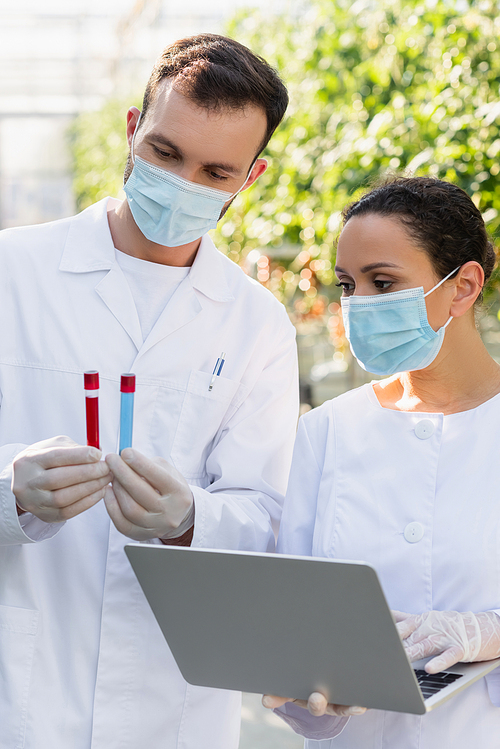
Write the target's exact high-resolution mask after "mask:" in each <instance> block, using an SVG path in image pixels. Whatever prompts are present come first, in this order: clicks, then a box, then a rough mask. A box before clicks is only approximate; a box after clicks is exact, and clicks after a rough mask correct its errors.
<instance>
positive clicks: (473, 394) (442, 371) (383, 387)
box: [374, 318, 500, 414]
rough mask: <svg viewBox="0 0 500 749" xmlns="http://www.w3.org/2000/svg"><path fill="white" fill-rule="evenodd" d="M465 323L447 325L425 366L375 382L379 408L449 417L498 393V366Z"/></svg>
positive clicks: (458, 322)
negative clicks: (436, 354)
mask: <svg viewBox="0 0 500 749" xmlns="http://www.w3.org/2000/svg"><path fill="white" fill-rule="evenodd" d="M454 323H455V324H454ZM467 323H468V321H467V320H464V319H463V318H457V319H455V320H454V321H453V322H452V323H451V324H450V326H449V328H448V329H447V331H446V334H445V339H444V342H443V346H442V348H441V351H440V352H439V354H438V356H437V357H436V359H435V360H434V362H432V364H430V365H429V366H428V367H426V368H425V369H421V370H417V371H414V372H403V373H402V374H399V375H395V376H394V377H391V378H389V379H387V380H383V381H381V382H380V383H377V384H376V385H375V386H374V390H375V394H376V396H377V398H378V400H379V402H380V405H381V406H383V407H384V408H389V409H393V410H396V411H420V412H427V413H444V414H452V413H459V412H460V411H468V410H470V409H471V408H475V407H476V406H479V405H481V403H484V402H485V401H487V400H489V399H490V398H492V397H493V396H494V395H496V394H497V393H500V366H499V365H498V364H497V363H496V362H495V360H494V359H492V357H491V356H490V355H489V353H488V352H487V350H486V348H485V346H484V343H483V342H482V340H481V338H480V336H479V333H478V332H477V330H476V328H475V326H473V325H471V324H467Z"/></svg>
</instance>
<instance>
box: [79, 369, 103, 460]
mask: <svg viewBox="0 0 500 749" xmlns="http://www.w3.org/2000/svg"><path fill="white" fill-rule="evenodd" d="M83 386H84V388H85V413H86V416H87V445H90V446H91V447H97V448H98V449H99V450H100V449H101V446H100V444H99V372H97V371H96V370H92V371H90V372H84V374H83Z"/></svg>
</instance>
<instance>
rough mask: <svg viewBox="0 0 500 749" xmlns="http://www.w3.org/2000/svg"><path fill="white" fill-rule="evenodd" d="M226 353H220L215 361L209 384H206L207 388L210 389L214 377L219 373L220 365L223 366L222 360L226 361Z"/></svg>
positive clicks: (220, 370)
mask: <svg viewBox="0 0 500 749" xmlns="http://www.w3.org/2000/svg"><path fill="white" fill-rule="evenodd" d="M225 357H226V354H225V353H222V354H221V355H220V356H219V358H218V359H217V361H216V362H215V367H214V371H213V372H212V379H211V380H210V385H209V386H208V389H209V390H211V389H212V388H213V386H214V382H215V378H216V377H219V375H220V373H221V372H222V367H223V366H224V362H225V361H226V358H225Z"/></svg>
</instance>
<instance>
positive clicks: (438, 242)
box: [342, 177, 496, 283]
mask: <svg viewBox="0 0 500 749" xmlns="http://www.w3.org/2000/svg"><path fill="white" fill-rule="evenodd" d="M368 213H371V214H373V213H376V214H378V215H381V216H387V217H393V218H395V219H397V220H398V221H400V222H401V223H402V224H403V226H404V227H405V229H406V231H407V232H408V235H409V236H410V237H411V238H412V239H413V241H414V242H415V244H416V245H417V246H418V247H419V248H421V249H422V250H424V251H425V252H426V253H427V255H428V257H429V259H430V261H431V263H432V266H433V268H434V271H435V273H436V276H437V278H438V279H441V278H444V277H445V276H447V275H448V274H449V273H451V272H452V271H453V270H454V269H455V268H457V267H461V266H462V265H463V264H464V263H467V262H468V261H470V260H475V261H476V262H477V263H479V265H481V267H482V268H483V270H484V277H485V283H486V281H487V280H488V279H489V277H490V276H491V273H492V271H493V268H494V267H495V263H496V252H495V246H494V245H493V242H492V241H491V240H490V237H489V236H488V232H487V231H486V227H485V225H484V221H483V217H482V215H481V212H480V211H479V210H478V209H477V208H476V206H475V205H474V203H473V202H472V200H471V199H470V197H469V196H468V195H467V193H466V192H465V191H464V190H462V189H461V188H460V187H457V185H453V184H452V183H451V182H443V181H442V180H439V179H435V178H432V177H390V178H386V179H384V180H383V181H382V182H380V183H378V184H377V185H375V187H373V188H372V189H371V190H370V191H369V192H367V193H366V194H365V195H363V196H362V197H361V198H360V199H359V200H357V201H356V202H354V203H351V204H350V205H348V206H346V208H344V210H343V212H342V217H343V225H344V226H345V224H346V223H347V222H348V221H349V219H351V218H353V217H354V216H362V215H364V214H368Z"/></svg>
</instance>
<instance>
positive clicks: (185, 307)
mask: <svg viewBox="0 0 500 749" xmlns="http://www.w3.org/2000/svg"><path fill="white" fill-rule="evenodd" d="M202 309H203V307H202V305H201V304H200V301H199V299H198V297H197V295H196V293H195V291H194V290H193V287H192V285H191V282H190V280H189V276H187V277H186V278H185V279H184V280H183V281H182V282H181V284H180V285H179V287H178V288H177V289H176V290H175V293H174V294H173V296H172V298H171V299H170V301H169V303H168V304H167V306H166V307H165V308H164V310H163V312H162V313H161V315H160V317H159V318H158V320H157V321H156V323H155V325H154V327H153V329H152V330H151V332H150V334H149V335H148V337H147V338H146V340H145V341H144V344H143V346H142V348H141V350H140V352H139V353H140V354H144V353H145V352H146V351H148V350H149V349H150V348H152V346H155V345H156V344H157V343H159V341H161V340H163V339H164V338H166V337H167V336H169V335H171V334H172V333H175V331H176V330H179V328H182V327H183V326H184V325H187V324H188V323H189V322H191V320H194V318H195V317H196V316H197V315H198V314H199V313H200V312H201V310H202Z"/></svg>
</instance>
